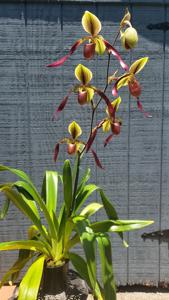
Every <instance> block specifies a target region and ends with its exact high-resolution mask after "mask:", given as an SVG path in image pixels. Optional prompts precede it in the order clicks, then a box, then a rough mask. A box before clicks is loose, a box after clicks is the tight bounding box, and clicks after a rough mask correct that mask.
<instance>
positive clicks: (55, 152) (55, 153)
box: [53, 143, 59, 162]
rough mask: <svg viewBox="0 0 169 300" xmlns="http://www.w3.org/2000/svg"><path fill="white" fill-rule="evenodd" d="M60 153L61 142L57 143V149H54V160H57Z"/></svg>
mask: <svg viewBox="0 0 169 300" xmlns="http://www.w3.org/2000/svg"><path fill="white" fill-rule="evenodd" d="M58 154H59V143H58V144H56V146H55V149H54V154H53V160H54V162H56V161H57V158H58Z"/></svg>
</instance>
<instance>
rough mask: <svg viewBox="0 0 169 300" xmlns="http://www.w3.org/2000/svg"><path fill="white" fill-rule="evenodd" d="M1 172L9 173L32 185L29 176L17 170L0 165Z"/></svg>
mask: <svg viewBox="0 0 169 300" xmlns="http://www.w3.org/2000/svg"><path fill="white" fill-rule="evenodd" d="M1 171H9V172H11V173H13V174H15V175H17V176H19V177H20V178H22V179H24V180H25V181H26V182H27V183H29V184H30V185H33V183H32V181H31V180H30V178H29V176H28V175H27V174H26V173H25V172H23V171H21V170H17V169H13V168H10V167H7V166H3V165H0V172H1Z"/></svg>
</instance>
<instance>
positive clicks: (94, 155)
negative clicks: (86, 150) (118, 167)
mask: <svg viewBox="0 0 169 300" xmlns="http://www.w3.org/2000/svg"><path fill="white" fill-rule="evenodd" d="M91 151H92V154H93V157H94V160H95V163H96V165H97V166H98V167H99V168H100V169H104V168H103V166H102V164H101V162H100V160H99V158H98V156H97V154H96V152H95V151H94V150H93V149H91Z"/></svg>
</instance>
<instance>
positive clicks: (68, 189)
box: [63, 160, 73, 215]
mask: <svg viewBox="0 0 169 300" xmlns="http://www.w3.org/2000/svg"><path fill="white" fill-rule="evenodd" d="M63 190H64V203H65V209H66V213H67V215H69V213H70V209H71V205H72V200H73V192H72V170H71V166H70V161H69V160H65V163H64V166H63Z"/></svg>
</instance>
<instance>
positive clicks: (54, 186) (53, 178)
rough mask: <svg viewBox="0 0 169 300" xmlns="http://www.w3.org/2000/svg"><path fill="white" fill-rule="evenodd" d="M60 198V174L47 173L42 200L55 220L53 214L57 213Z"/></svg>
mask: <svg viewBox="0 0 169 300" xmlns="http://www.w3.org/2000/svg"><path fill="white" fill-rule="evenodd" d="M57 196H58V173H57V172H55V171H46V172H45V176H44V179H43V185H42V198H43V199H44V201H45V203H46V207H47V210H48V212H49V214H50V216H51V217H52V218H53V212H55V211H56V207H57Z"/></svg>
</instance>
